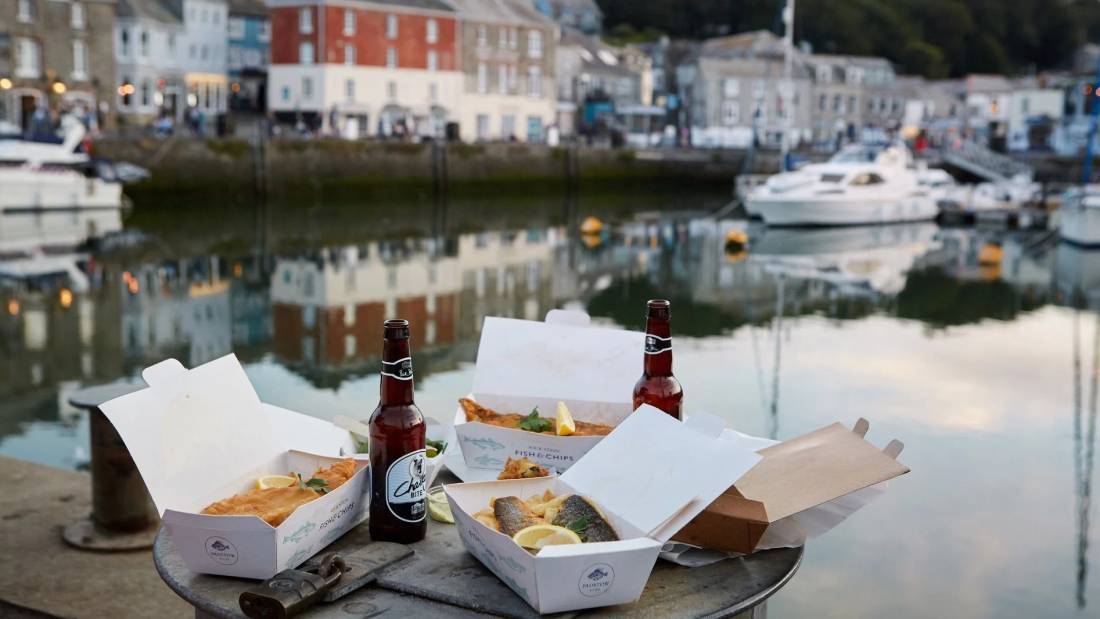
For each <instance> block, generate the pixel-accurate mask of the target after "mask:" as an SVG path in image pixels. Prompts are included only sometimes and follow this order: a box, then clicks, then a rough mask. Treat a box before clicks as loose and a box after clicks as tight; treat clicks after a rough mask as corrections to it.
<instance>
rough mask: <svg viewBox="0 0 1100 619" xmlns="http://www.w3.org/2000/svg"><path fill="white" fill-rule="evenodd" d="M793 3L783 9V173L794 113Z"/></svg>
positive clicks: (781, 155)
mask: <svg viewBox="0 0 1100 619" xmlns="http://www.w3.org/2000/svg"><path fill="white" fill-rule="evenodd" d="M794 3H795V0H787V6H786V7H784V9H783V23H784V25H785V28H784V32H783V84H782V88H781V92H782V95H781V96H782V101H783V139H782V140H780V151H779V169H780V170H781V171H784V172H785V171H787V167H788V166H787V160H788V159H789V154H790V151H791V121H792V118H791V116H792V114H793V112H794V110H793V102H794V83H793V82H792V73H793V69H794Z"/></svg>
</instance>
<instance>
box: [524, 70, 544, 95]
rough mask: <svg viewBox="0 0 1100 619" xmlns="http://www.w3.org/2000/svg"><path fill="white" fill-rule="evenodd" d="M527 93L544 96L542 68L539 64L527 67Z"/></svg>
mask: <svg viewBox="0 0 1100 619" xmlns="http://www.w3.org/2000/svg"><path fill="white" fill-rule="evenodd" d="M527 94H528V95H529V96H532V97H535V98H539V97H542V69H540V68H539V67H537V66H530V67H527Z"/></svg>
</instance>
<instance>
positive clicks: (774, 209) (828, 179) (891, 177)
mask: <svg viewBox="0 0 1100 619" xmlns="http://www.w3.org/2000/svg"><path fill="white" fill-rule="evenodd" d="M911 163H912V158H911V156H910V154H909V150H908V149H907V148H905V146H904V145H902V144H900V143H897V144H891V145H889V146H869V145H862V144H857V145H852V146H848V147H846V148H844V149H843V150H841V151H840V152H838V153H837V154H836V155H834V156H833V157H832V159H830V160H829V161H828V162H827V163H819V164H810V165H807V166H805V167H803V168H801V169H799V170H797V171H794V172H783V173H780V174H776V175H775V176H772V177H771V178H769V179H768V181H767V182H766V183H764V185H762V186H760V187H758V188H757V189H756V190H754V191H753V192H752V193H751V194H750V195H749V198H748V200H747V202H746V209H747V210H748V212H749V214H751V215H759V216H760V217H762V218H763V219H764V221H765V222H766V223H767V224H768V225H770V226H847V225H858V224H883V223H895V222H903V221H927V220H931V219H935V217H936V215H937V214H939V210H938V208H937V207H936V202H935V200H934V199H933V198H932V196H931V195H930V193H929V191H928V190H927V189H926V188H924V187H921V185H920V183H919V182H918V175H917V172H916V170H914V169H912V168H911V167H910V165H911Z"/></svg>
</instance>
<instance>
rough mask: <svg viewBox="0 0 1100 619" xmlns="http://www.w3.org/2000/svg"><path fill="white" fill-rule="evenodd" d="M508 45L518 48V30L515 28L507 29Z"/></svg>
mask: <svg viewBox="0 0 1100 619" xmlns="http://www.w3.org/2000/svg"><path fill="white" fill-rule="evenodd" d="M508 47H510V48H512V49H519V30H518V29H516V28H510V29H509V30H508Z"/></svg>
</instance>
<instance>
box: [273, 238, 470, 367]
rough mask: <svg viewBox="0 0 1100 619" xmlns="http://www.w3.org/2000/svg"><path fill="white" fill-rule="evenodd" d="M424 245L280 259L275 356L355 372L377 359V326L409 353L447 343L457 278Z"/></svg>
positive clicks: (448, 260)
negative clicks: (403, 335)
mask: <svg viewBox="0 0 1100 619" xmlns="http://www.w3.org/2000/svg"><path fill="white" fill-rule="evenodd" d="M432 249H433V248H429V247H427V246H426V245H425V244H411V245H405V244H396V243H393V244H391V243H371V244H368V245H365V246H358V247H357V246H348V247H344V248H341V249H327V250H321V251H320V252H319V253H318V254H317V255H315V256H312V257H309V258H297V259H280V260H279V261H278V262H277V264H276V265H275V272H274V273H273V275H272V279H271V302H272V313H273V327H274V336H275V351H276V354H278V355H279V356H280V357H281V358H283V359H284V360H286V361H288V362H291V363H302V364H305V365H307V366H322V367H332V366H345V365H347V366H356V365H359V364H360V363H361V362H362V361H363V360H366V359H373V358H375V357H377V356H378V354H379V353H380V352H381V341H382V321H383V320H385V319H387V318H396V317H401V318H405V319H407V320H408V321H409V323H410V335H411V337H412V341H413V345H414V346H423V347H432V346H436V345H439V344H450V343H453V342H454V341H455V319H456V315H457V311H458V308H457V304H456V301H457V297H458V285H459V283H458V271H457V262H456V260H455V259H454V258H453V257H446V256H437V255H436V254H435V252H434V251H432Z"/></svg>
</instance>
